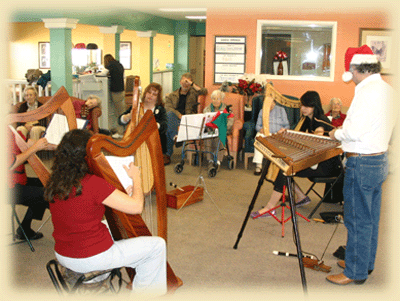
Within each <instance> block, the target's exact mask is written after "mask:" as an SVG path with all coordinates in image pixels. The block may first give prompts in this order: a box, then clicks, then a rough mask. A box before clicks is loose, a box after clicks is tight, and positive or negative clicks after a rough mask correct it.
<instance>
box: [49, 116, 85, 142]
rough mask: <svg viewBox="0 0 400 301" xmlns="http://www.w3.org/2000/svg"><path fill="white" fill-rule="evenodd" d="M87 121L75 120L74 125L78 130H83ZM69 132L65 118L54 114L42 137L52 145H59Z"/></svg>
mask: <svg viewBox="0 0 400 301" xmlns="http://www.w3.org/2000/svg"><path fill="white" fill-rule="evenodd" d="M88 122H89V120H86V119H82V118H76V125H77V128H78V129H84V128H85V127H86V125H87V124H88ZM68 131H69V126H68V121H67V117H66V116H65V115H61V114H57V113H56V114H54V115H53V118H52V119H51V121H50V124H49V126H48V127H47V129H46V133H45V135H44V137H46V139H47V141H48V142H49V143H52V144H56V145H58V144H60V142H61V139H62V137H63V136H64V134H65V133H67V132H68Z"/></svg>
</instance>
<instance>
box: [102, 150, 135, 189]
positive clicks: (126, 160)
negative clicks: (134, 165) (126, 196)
mask: <svg viewBox="0 0 400 301" xmlns="http://www.w3.org/2000/svg"><path fill="white" fill-rule="evenodd" d="M105 157H106V159H107V161H108V163H109V164H110V166H111V168H112V169H113V171H114V173H115V174H116V175H117V177H118V180H119V182H120V183H121V185H122V187H124V189H126V188H127V187H128V186H130V185H132V179H131V178H130V177H129V176H128V174H127V173H126V171H125V169H124V167H123V166H124V165H126V166H127V167H129V164H130V163H131V162H134V161H135V158H134V157H133V156H127V157H118V156H105Z"/></svg>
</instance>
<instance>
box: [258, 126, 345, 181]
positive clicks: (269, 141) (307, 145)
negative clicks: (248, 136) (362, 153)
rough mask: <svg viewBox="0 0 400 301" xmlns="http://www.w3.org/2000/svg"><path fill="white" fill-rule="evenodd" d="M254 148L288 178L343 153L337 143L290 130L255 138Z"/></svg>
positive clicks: (322, 137)
mask: <svg viewBox="0 0 400 301" xmlns="http://www.w3.org/2000/svg"><path fill="white" fill-rule="evenodd" d="M254 147H255V148H257V150H259V151H260V152H261V153H262V154H263V155H264V156H265V157H266V158H268V160H270V161H271V162H273V163H275V164H276V165H277V166H278V167H279V168H280V169H281V170H282V171H283V172H284V173H285V174H286V175H288V176H291V175H294V174H295V173H296V172H298V171H301V170H303V169H306V168H308V167H311V166H313V165H315V164H317V163H320V162H323V161H325V160H328V159H330V158H332V157H335V156H337V155H340V154H341V153H342V152H343V151H342V149H341V144H340V142H339V141H335V140H332V139H330V138H329V137H326V136H319V135H313V134H308V133H303V132H295V131H290V130H288V131H285V132H283V133H280V134H278V133H277V134H272V135H270V136H267V137H257V139H256V141H255V142H254Z"/></svg>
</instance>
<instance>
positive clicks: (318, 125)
mask: <svg viewBox="0 0 400 301" xmlns="http://www.w3.org/2000/svg"><path fill="white" fill-rule="evenodd" d="M300 101H301V109H300V110H301V113H302V115H303V116H304V117H305V118H304V120H303V121H302V123H301V125H299V126H300V127H299V131H301V132H309V133H313V134H316V135H324V133H327V132H328V131H329V130H331V129H332V126H330V125H329V119H328V118H327V117H326V116H325V115H324V111H323V109H322V105H321V99H320V97H319V94H318V93H317V92H315V91H308V92H306V93H304V94H303V95H302V96H301V98H300ZM282 131H285V129H283V130H281V131H279V132H278V133H281V132H282ZM340 171H341V162H340V159H339V158H338V157H333V158H331V159H329V160H326V161H323V162H321V163H319V164H318V167H317V168H316V169H313V167H310V168H306V169H304V170H302V171H299V172H298V173H296V176H297V177H304V178H308V177H326V176H338V175H339V174H340ZM284 185H285V176H284V175H283V172H282V171H281V170H280V171H279V173H278V176H277V177H276V179H275V181H274V190H273V192H272V194H271V196H270V199H269V201H268V203H267V205H266V206H265V207H263V208H262V209H261V210H259V211H255V212H252V213H251V217H252V218H253V219H257V218H260V217H271V214H272V215H274V214H275V211H274V210H273V211H270V210H271V209H272V208H274V207H275V206H276V205H277V203H278V202H279V200H280V199H281V197H282V192H283V186H284ZM295 193H296V200H295V205H296V207H301V206H304V205H307V204H308V203H310V201H311V200H310V198H309V197H308V196H306V195H305V194H304V193H303V191H302V190H301V189H300V187H298V186H297V185H295Z"/></svg>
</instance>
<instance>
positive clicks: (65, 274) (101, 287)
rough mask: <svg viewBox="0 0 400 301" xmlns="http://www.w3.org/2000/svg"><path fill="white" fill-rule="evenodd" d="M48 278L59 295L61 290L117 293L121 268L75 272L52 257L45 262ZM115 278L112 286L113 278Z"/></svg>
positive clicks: (68, 291) (119, 285)
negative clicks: (83, 272) (115, 284)
mask: <svg viewBox="0 0 400 301" xmlns="http://www.w3.org/2000/svg"><path fill="white" fill-rule="evenodd" d="M46 269H47V272H48V274H49V276H50V279H51V281H52V283H53V285H54V287H55V289H56V290H57V292H58V293H59V294H60V295H63V292H65V293H68V294H74V293H76V292H79V293H83V292H85V293H86V292H91V293H93V294H102V293H107V292H111V293H114V294H116V293H118V292H119V291H120V289H121V285H122V281H123V279H122V275H121V269H120V268H115V269H111V270H106V271H95V272H90V273H85V274H82V273H76V272H74V271H72V270H70V269H68V268H66V267H64V266H62V265H61V264H60V263H59V262H58V261H57V260H55V259H52V260H50V261H49V262H48V263H47V264H46ZM114 278H115V279H117V280H118V281H117V286H116V287H114V283H113V280H114Z"/></svg>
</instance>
